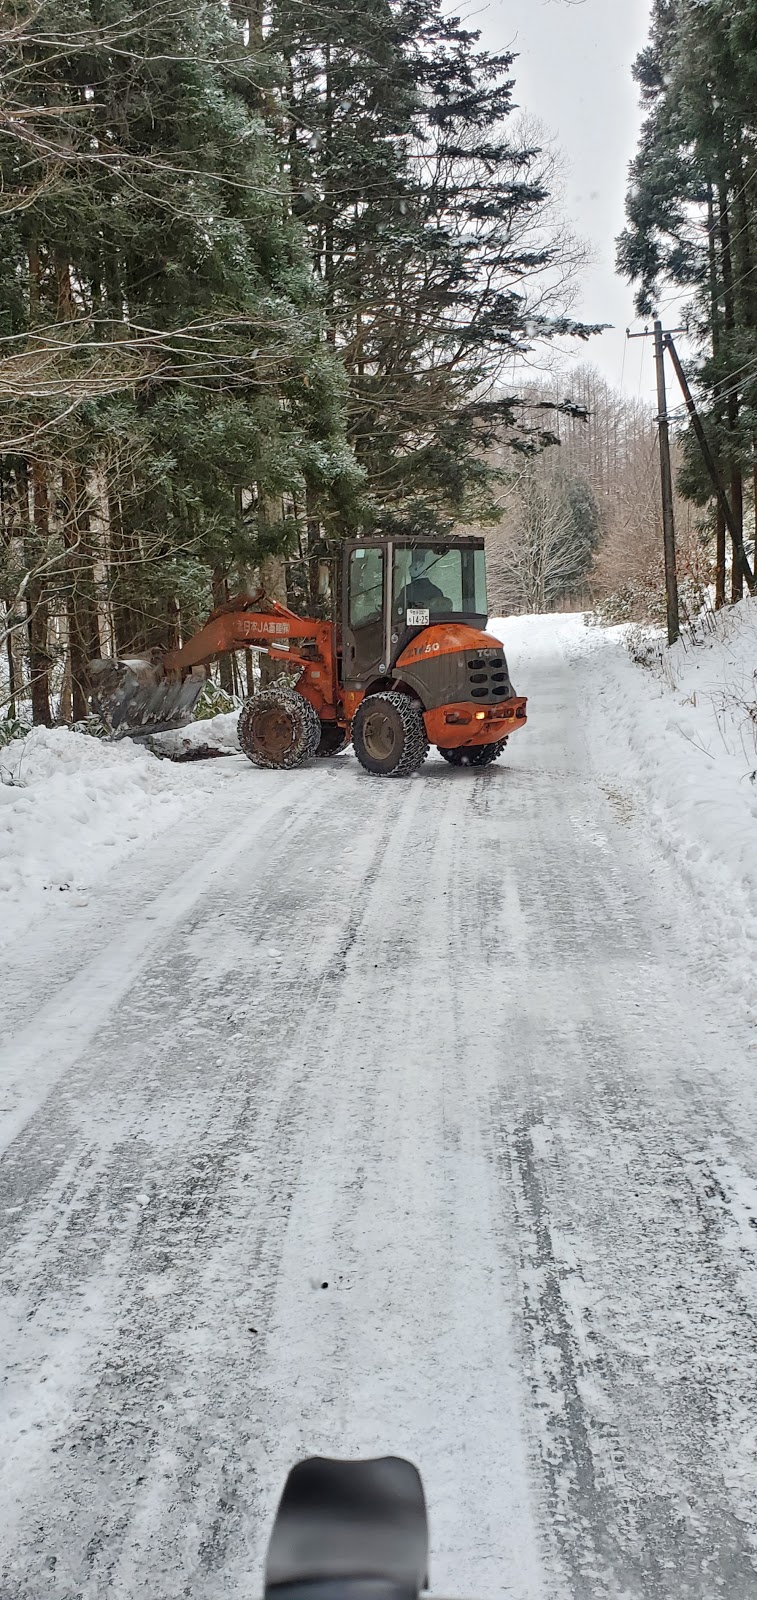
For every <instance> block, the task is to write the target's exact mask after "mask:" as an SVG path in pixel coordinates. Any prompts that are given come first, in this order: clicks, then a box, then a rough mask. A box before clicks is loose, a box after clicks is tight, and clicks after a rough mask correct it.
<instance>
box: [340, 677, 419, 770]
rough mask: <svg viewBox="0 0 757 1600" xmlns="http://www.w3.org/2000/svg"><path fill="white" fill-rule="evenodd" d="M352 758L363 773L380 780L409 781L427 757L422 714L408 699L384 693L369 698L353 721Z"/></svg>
mask: <svg viewBox="0 0 757 1600" xmlns="http://www.w3.org/2000/svg"><path fill="white" fill-rule="evenodd" d="M352 743H353V745H354V747H355V755H356V756H357V758H358V761H359V762H360V765H361V767H364V768H365V770H366V772H371V773H374V774H375V776H376V777H380V778H409V777H410V776H411V775H412V773H414V772H418V771H419V770H420V768H421V767H422V766H423V763H424V761H425V759H426V756H427V755H428V751H429V743H428V739H427V738H426V729H425V726H424V722H423V711H422V709H421V707H420V706H419V705H418V704H417V702H416V701H415V700H411V699H410V697H409V695H406V694H398V693H397V692H396V690H387V691H384V692H382V693H381V694H370V695H368V696H367V697H366V699H365V700H363V702H362V704H361V705H359V706H358V708H357V711H356V712H355V715H354V717H353V720H352Z"/></svg>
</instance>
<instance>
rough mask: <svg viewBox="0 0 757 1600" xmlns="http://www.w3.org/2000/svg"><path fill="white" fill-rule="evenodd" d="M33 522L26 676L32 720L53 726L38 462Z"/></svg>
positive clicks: (43, 502) (45, 532) (45, 533)
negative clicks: (28, 680) (27, 675)
mask: <svg viewBox="0 0 757 1600" xmlns="http://www.w3.org/2000/svg"><path fill="white" fill-rule="evenodd" d="M32 506H33V522H32V529H31V530H30V539H29V542H28V545H27V562H28V566H29V569H30V571H31V574H32V576H31V578H30V579H29V582H28V584H27V589H26V607H27V624H26V625H27V630H28V634H29V678H30V680H31V698H32V721H33V722H34V723H35V724H38V723H41V724H43V725H44V726H45V727H48V728H49V727H51V726H52V720H53V716H52V711H51V709H50V651H49V648H48V629H49V622H50V608H49V601H48V593H47V583H46V579H45V576H44V574H43V572H42V570H41V568H42V563H43V561H44V558H45V555H46V553H47V549H48V544H49V538H50V515H49V508H48V498H47V477H46V474H45V469H44V467H43V466H42V464H41V462H38V461H37V462H34V464H33V466H32Z"/></svg>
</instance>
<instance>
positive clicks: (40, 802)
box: [0, 717, 239, 948]
mask: <svg viewBox="0 0 757 1600" xmlns="http://www.w3.org/2000/svg"><path fill="white" fill-rule="evenodd" d="M235 722H236V718H235V717H214V718H212V719H211V720H209V721H206V722H198V723H195V724H194V725H193V726H192V727H191V728H188V729H185V730H182V733H181V734H173V735H166V736H165V738H166V740H167V741H168V742H169V747H170V748H172V749H175V750H177V751H178V750H180V749H181V748H182V747H183V746H185V745H186V746H187V747H188V746H189V745H191V744H198V743H208V744H212V745H215V746H217V747H218V748H224V747H225V748H227V749H230V748H233V747H234V744H235V736H234V732H233V728H232V727H230V726H229V724H235ZM156 743H158V741H156ZM238 766H239V763H238V762H235V761H226V760H220V761H209V762H207V763H204V762H198V763H196V764H195V763H192V764H189V765H187V766H177V765H175V764H174V763H173V762H172V761H167V760H165V761H161V760H159V759H158V757H157V756H155V755H154V754H153V753H152V752H151V751H149V750H147V749H145V748H144V747H143V746H141V745H137V744H133V743H132V742H131V740H129V739H125V740H122V741H121V742H119V743H113V744H111V743H107V742H105V741H102V740H100V739H93V738H90V737H89V735H87V734H81V733H71V732H70V731H69V730H68V729H67V728H35V729H33V731H32V732H31V733H30V734H29V736H28V737H27V738H26V739H20V740H15V741H13V742H12V743H11V744H10V745H7V746H6V747H5V748H4V749H2V750H0V948H2V946H3V945H4V944H6V943H7V942H8V941H9V940H10V939H12V938H13V937H14V936H15V935H16V934H18V932H19V931H20V930H21V929H22V928H23V927H25V926H26V924H27V923H28V922H29V921H30V920H31V919H32V918H33V917H34V916H35V915H37V914H39V913H40V912H41V911H43V910H44V909H45V905H46V903H47V902H49V898H50V896H52V895H54V896H56V897H57V896H60V895H63V894H65V895H68V896H71V903H72V904H74V905H76V904H85V903H86V900H87V897H88V894H89V891H90V890H91V889H92V887H93V886H94V885H95V884H96V883H97V881H98V879H100V878H101V877H103V875H104V874H105V873H106V872H107V871H108V870H109V869H110V867H111V866H112V865H113V864H114V863H115V862H116V861H118V860H120V859H122V858H123V857H124V856H126V855H128V854H129V853H131V852H132V851H134V850H137V849H138V848H139V846H140V845H142V844H144V843H145V841H146V840H147V839H149V838H151V837H152V836H153V835H155V834H157V833H159V832H160V831H161V830H162V829H164V828H168V827H170V826H172V825H173V824H175V823H178V822H180V820H181V818H182V817H183V816H184V815H185V814H186V812H187V811H188V810H194V809H196V807H197V806H199V805H201V804H202V803H203V801H204V800H205V798H206V797H207V796H208V794H210V793H214V792H216V791H217V790H218V789H219V788H220V787H222V786H223V783H224V780H225V779H227V778H228V776H229V774H228V771H227V768H229V767H233V768H234V769H235V770H238Z"/></svg>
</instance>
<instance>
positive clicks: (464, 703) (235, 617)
mask: <svg viewBox="0 0 757 1600" xmlns="http://www.w3.org/2000/svg"><path fill="white" fill-rule="evenodd" d="M339 548H340V554H339V556H335V557H334V558H333V559H332V562H331V565H332V567H333V569H334V570H333V575H334V579H335V581H334V582H333V583H332V586H331V594H332V596H333V601H332V605H333V613H334V614H333V617H332V620H331V621H318V620H315V619H313V618H306V617H299V616H296V615H295V613H294V612H293V611H290V610H288V609H287V607H286V606H283V605H280V604H279V603H278V602H277V601H275V600H269V599H268V598H267V596H266V595H265V594H264V593H262V592H261V593H259V594H257V595H254V596H252V597H249V596H244V595H240V596H238V597H237V598H236V599H235V600H231V601H229V603H228V604H227V605H224V606H221V607H220V608H219V609H218V610H217V611H214V612H213V613H212V615H211V616H210V617H209V618H208V621H207V622H206V624H205V626H204V627H203V628H201V629H200V631H199V633H196V634H194V636H193V637H192V638H191V639H188V640H187V642H186V643H185V644H183V645H182V646H181V648H180V649H178V650H170V651H168V652H167V653H166V654H164V655H160V654H159V653H158V654H155V653H154V654H153V655H152V656H151V657H150V658H149V659H148V658H143V659H140V660H135V661H112V660H111V661H106V660H101V661H95V662H93V663H92V664H91V672H92V702H93V706H94V708H95V710H96V711H97V712H98V713H99V715H100V716H101V717H102V719H103V720H104V722H105V723H106V724H107V726H108V727H109V728H110V729H111V731H112V733H114V734H115V735H117V736H120V735H125V734H126V735H130V736H131V737H137V738H138V737H144V736H145V735H147V734H150V733H157V732H162V731H164V730H166V729H168V728H179V727H183V726H184V725H185V723H187V722H189V720H190V718H191V716H192V711H193V709H194V706H195V703H196V701H197V698H198V696H199V694H200V691H201V689H202V685H203V682H204V680H205V677H206V669H207V667H208V665H209V663H210V662H211V661H214V660H216V659H217V658H218V657H219V656H222V655H226V654H228V653H229V652H231V651H237V650H250V649H251V650H263V651H266V652H267V653H268V654H269V655H270V656H271V658H272V659H275V660H276V661H279V662H283V663H284V664H285V666H286V668H287V669H288V671H287V673H286V677H287V679H289V682H288V684H286V685H284V684H283V683H282V684H279V683H278V682H276V683H274V684H272V685H271V686H270V687H269V688H264V689H261V691H260V692H259V693H258V694H254V695H253V696H252V697H251V698H250V699H249V700H247V701H246V703H245V705H244V706H243V708H242V711H241V713H240V717H239V743H240V745H241V748H242V750H243V751H244V753H245V755H247V756H249V759H250V761H252V762H253V763H254V765H255V766H258V767H298V766H301V765H302V763H303V762H305V761H307V760H308V759H309V758H310V757H311V756H316V755H319V756H329V755H336V754H337V753H338V752H339V751H340V750H343V749H345V748H346V747H347V745H348V744H349V742H350V740H351V741H352V744H353V746H354V750H355V755H356V756H357V759H358V761H359V762H360V764H361V766H363V767H364V768H365V770H366V771H367V772H371V773H375V774H376V775H377V776H379V777H391V778H404V777H408V776H409V775H410V774H411V773H413V772H417V771H418V769H419V767H421V766H422V765H423V762H424V761H425V759H426V756H427V755H428V752H429V746H430V745H432V744H433V745H436V747H437V749H438V751H439V754H440V755H442V756H444V758H445V760H446V761H448V762H450V763H451V765H452V766H471V767H486V766H489V765H490V763H491V762H492V761H495V760H496V759H497V756H498V755H499V754H500V753H501V751H502V750H503V749H504V746H505V745H506V743H507V741H508V739H509V737H510V735H511V734H513V733H516V732H517V731H518V729H519V728H522V727H523V726H524V725H525V721H526V701H525V700H524V699H521V698H520V697H519V696H517V695H516V694H515V693H514V690H513V687H512V684H511V683H510V676H509V673H508V669H507V661H506V659H505V653H504V650H503V649H502V645H501V644H500V642H499V640H498V639H495V638H492V636H491V635H490V634H488V633H487V632H486V626H487V621H488V611H487V598H486V558H485V553H484V544H483V540H481V539H475V538H464V537H460V538H449V539H443V540H440V539H437V538H427V539H426V538H412V539H411V538H398V539H385V538H366V539H360V540H350V541H346V542H345V543H344V544H343V545H342V546H340V547H339Z"/></svg>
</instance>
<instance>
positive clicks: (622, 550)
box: [0, 0, 757, 723]
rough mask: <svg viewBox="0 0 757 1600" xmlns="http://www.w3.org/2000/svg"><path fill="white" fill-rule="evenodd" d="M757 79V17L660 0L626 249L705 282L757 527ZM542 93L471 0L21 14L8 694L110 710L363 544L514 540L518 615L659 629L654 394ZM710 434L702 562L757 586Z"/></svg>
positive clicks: (695, 304)
mask: <svg viewBox="0 0 757 1600" xmlns="http://www.w3.org/2000/svg"><path fill="white" fill-rule="evenodd" d="M737 61H738V62H740V63H741V65H740V67H739V70H738V71H737V70H735V63H736V62H737ZM756 73H757V19H756V17H755V7H754V5H753V4H747V3H746V0H729V3H728V4H726V3H724V0H708V3H706V4H697V5H693V4H691V3H689V0H656V4H655V6H654V13H653V25H652V33H651V38H650V44H649V46H648V48H647V49H646V50H645V51H644V52H643V54H642V56H641V57H640V59H639V62H638V63H637V68H636V75H637V79H638V82H639V84H640V87H641V92H642V96H643V99H644V104H645V122H644V128H643V135H642V143H641V147H640V150H639V153H638V157H637V160H636V162H635V163H634V166H633V168H632V171H631V179H630V188H629V195H628V225H627V228H626V230H625V232H624V234H623V236H622V238H621V240H620V242H619V266H620V270H621V271H622V272H623V273H624V275H625V276H626V277H627V278H628V279H629V281H630V282H632V283H633V284H634V286H635V290H636V293H637V296H638V308H639V311H640V313H641V314H642V315H644V316H648V315H650V314H651V312H652V311H653V310H655V311H656V310H658V309H660V310H661V311H662V314H663V315H664V308H665V300H666V297H667V296H670V295H678V296H680V294H681V293H684V294H685V295H687V296H688V297H689V299H690V309H689V311H688V312H687V318H688V321H689V327H690V332H691V336H692V338H693V339H694V343H695V348H696V349H697V351H698V352H699V360H698V363H697V370H696V373H695V377H696V380H697V384H698V393H699V394H700V396H704V398H705V402H706V425H707V428H708V431H709V433H710V435H711V439H712V443H713V447H714V449H715V452H716V454H717V457H718V461H719V463H720V466H721V471H722V473H723V475H724V478H725V479H726V480H727V486H728V493H729V496H730V501H731V505H732V508H733V512H734V516H735V518H736V519H737V522H738V527H739V528H740V529H741V530H742V533H743V536H744V539H745V540H746V542H747V546H748V547H750V542H751V539H752V531H753V519H754V484H755V474H756V471H757V466H756V460H757V458H756V446H755V439H756V438H757V416H756V415H755V410H754V402H755V394H756V392H757V391H755V383H757V352H756V349H755V316H757V286H756V285H755V281H754V277H753V273H754V264H753V259H752V251H753V248H755V241H754V238H753V230H754V227H755V226H757V222H755V219H754V217H753V207H754V204H755V198H754V176H755V175H754V148H753V147H754V120H755V112H754V109H753V108H754V105H755V98H754V94H753V92H752V91H753V87H754V79H755V74H756ZM516 87H517V60H516V59H515V58H514V57H513V56H512V55H510V54H505V55H500V56H497V55H492V54H491V53H488V52H486V51H484V50H483V49H482V48H481V45H480V41H479V38H478V35H477V33H476V32H475V29H471V28H469V27H468V26H466V25H465V24H464V23H462V22H461V21H459V20H457V19H455V18H454V17H451V16H450V15H449V14H448V12H447V10H446V9H445V8H444V7H443V6H442V4H441V0H371V4H370V5H369V6H368V7H366V8H362V9H361V10H360V11H359V12H357V11H356V10H355V8H354V7H353V6H348V5H347V3H346V0H328V3H327V4H325V5H323V4H319V5H312V4H310V3H309V0H273V3H272V4H270V5H265V6H254V5H251V4H249V3H244V0H242V3H240V0H233V3H228V0H189V3H188V4H186V5H185V6H184V7H182V8H181V9H178V8H176V7H175V5H174V0H152V3H150V0H148V3H147V4H145V5H144V6H139V5H135V4H134V3H133V0H132V3H127V0H11V3H10V4H8V0H6V3H5V4H4V6H3V9H2V13H1V14H0V641H1V642H2V651H3V655H4V658H5V660H4V663H3V673H2V677H0V701H2V704H0V717H9V716H10V717H14V716H16V715H17V714H18V712H19V708H21V707H22V706H23V707H25V708H28V712H29V715H30V717H31V718H32V719H33V720H34V721H35V722H41V723H50V722H52V721H55V720H58V719H60V720H63V721H74V722H80V721H81V720H82V719H84V718H85V717H86V714H87V704H88V688H89V682H88V662H89V661H90V659H92V658H93V657H95V656H98V655H101V654H105V655H111V654H113V655H118V656H119V657H124V656H126V657H128V656H129V655H132V654H135V653H143V652H145V651H149V650H150V649H152V648H153V647H162V648H165V647H169V646H171V645H173V644H176V643H178V642H180V640H181V639H182V638H184V637H186V636H187V634H188V633H189V632H191V631H192V630H193V629H194V628H195V627H196V626H197V625H198V623H199V622H200V621H201V620H202V619H203V618H204V617H205V615H206V614H207V612H208V611H209V609H210V608H211V607H212V606H213V605H218V604H222V603H223V602H224V601H225V600H226V599H227V598H228V597H229V595H231V594H233V593H236V592H238V591H239V590H249V589H251V588H254V587H255V586H257V585H259V584H260V583H262V584H263V585H264V586H265V587H266V589H267V590H268V592H269V593H271V594H273V595H278V596H279V597H284V596H285V595H288V596H289V598H290V600H291V601H292V602H293V603H297V602H305V603H307V602H312V601H314V599H315V597H314V595H313V594H312V593H311V592H310V588H311V573H312V569H313V563H312V561H311V559H310V558H311V557H317V556H318V555H319V554H321V553H323V551H324V550H325V549H326V548H328V546H329V544H330V542H331V541H333V540H338V539H340V538H342V537H344V536H345V535H346V534H349V533H352V532H355V531H362V532H370V531H371V530H384V531H391V530H394V531H399V532H408V531H410V532H412V531H417V532H424V531H425V532H428V531H434V530H437V529H439V530H443V529H449V528H452V527H456V528H462V529H466V528H475V529H481V528H482V529H484V531H485V532H486V534H487V538H488V540H489V544H490V554H491V571H492V602H493V605H494V606H495V608H496V609H501V610H504V609H512V610H547V609H554V607H555V606H557V605H571V606H578V605H586V604H594V603H596V602H598V601H599V602H600V603H602V602H604V601H607V599H608V598H610V599H611V601H612V604H611V606H610V614H611V615H612V616H613V617H615V616H617V617H618V619H620V618H624V617H625V616H626V615H629V616H630V615H632V614H640V613H643V614H645V615H648V616H650V617H652V618H654V617H656V615H657V610H658V609H659V599H660V587H661V583H662V578H661V560H660V535H659V517H660V509H659V504H658V501H659V493H658V489H657V477H656V467H655V459H654V455H655V426H654V416H653V413H652V412H651V410H650V409H649V408H645V407H643V406H642V405H641V404H637V403H634V402H633V401H629V400H628V397H627V396H625V397H624V396H622V395H616V394H614V393H613V392H612V391H611V390H610V389H609V388H608V387H607V385H606V384H605V383H604V382H603V380H602V379H601V378H600V377H599V376H598V374H597V373H596V372H594V371H593V369H592V367H591V346H590V343H588V350H587V348H586V347H587V342H588V341H589V340H590V336H591V333H592V332H593V331H597V329H595V328H592V327H587V326H585V325H583V324H581V323H579V322H577V321H576V320H575V318H574V317H573V315H572V305H573V302H574V298H575V288H576V283H577V281H578V275H579V274H580V270H581V266H582V262H583V249H582V245H581V242H580V240H577V239H576V238H575V237H574V235H573V233H572V232H571V229H570V227H569V226H567V225H566V223H565V221H564V219H563V218H562V217H561V214H560V211H559V207H558V206H557V205H556V198H555V197H556V191H557V190H558V189H559V176H557V177H556V162H555V153H554V151H553V150H552V148H551V147H550V144H549V140H548V139H547V138H546V137H545V136H544V135H543V134H542V132H541V131H540V130H539V129H538V128H535V127H534V126H533V124H532V123H530V122H529V119H528V117H527V116H525V115H524V114H523V113H522V112H520V111H519V110H518V109H517V93H516ZM677 303H678V302H677ZM571 347H573V348H575V349H578V350H579V351H580V350H581V348H583V349H584V357H583V361H582V364H580V365H579V366H578V367H576V364H575V357H574V358H573V361H572V365H570V366H569V367H568V368H567V369H566V368H565V359H566V355H565V353H566V351H567V350H568V349H570V348H571ZM587 354H588V362H587V359H586V357H587ZM678 431H679V438H678V440H677V442H676V445H675V450H676V456H677V458H678V459H677V467H678V477H677V483H678V494H679V518H678V521H679V529H680V530H682V552H681V559H682V564H683V567H684V572H685V574H690V575H691V577H692V581H693V582H695V584H698V585H700V588H701V586H702V585H704V586H705V587H706V586H707V585H708V584H709V582H710V579H711V580H712V584H713V586H714V587H713V593H714V595H715V599H716V603H717V604H718V605H720V604H722V603H724V601H725V599H726V587H727V589H728V598H730V599H731V600H735V599H738V597H739V596H740V595H741V594H742V593H743V591H744V582H743V576H744V575H743V573H742V571H741V568H740V564H739V560H738V559H734V560H731V559H730V556H729V552H728V550H727V548H726V544H727V536H726V526H725V521H724V519H723V517H722V514H721V513H720V512H718V510H717V508H716V507H715V504H714V501H713V498H712V493H711V485H710V484H709V480H708V479H707V478H706V476H705V474H704V472H703V469H702V466H701V462H700V459H699V456H698V454H697V452H696V451H695V449H694V448H692V446H691V444H690V442H689V440H688V437H687V435H686V430H685V428H683V427H682V426H681V427H680V428H679V430H678ZM221 672H222V683H223V686H224V688H225V689H227V690H229V691H234V690H236V689H240V687H241V684H240V682H239V681H238V679H237V675H238V667H237V663H236V662H235V661H234V660H233V659H230V660H228V661H226V662H224V663H222V665H221Z"/></svg>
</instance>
